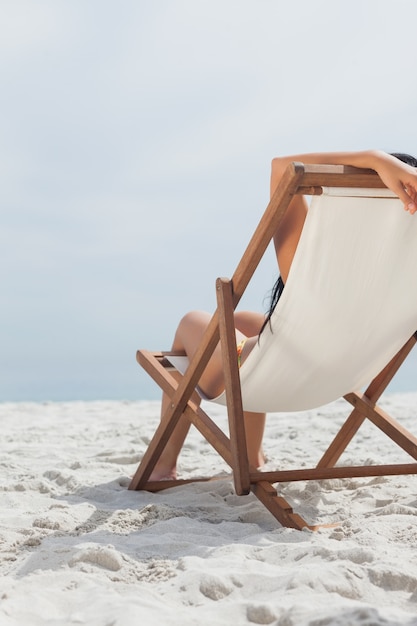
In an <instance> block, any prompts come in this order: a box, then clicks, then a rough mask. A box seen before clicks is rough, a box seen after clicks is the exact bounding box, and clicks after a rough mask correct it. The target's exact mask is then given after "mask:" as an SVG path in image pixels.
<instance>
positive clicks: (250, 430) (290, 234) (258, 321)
mask: <svg viewBox="0 0 417 626" xmlns="http://www.w3.org/2000/svg"><path fill="white" fill-rule="evenodd" d="M293 161H299V162H301V163H305V164H320V163H321V164H326V165H351V166H354V167H360V168H369V169H372V170H375V171H376V172H377V173H378V174H379V176H380V177H381V179H382V180H383V182H384V183H385V184H386V186H387V187H388V188H389V189H391V190H392V191H393V192H394V193H395V194H396V195H397V196H398V197H399V198H400V200H401V201H402V202H403V204H404V209H405V210H406V211H408V212H409V213H410V214H412V215H413V214H414V213H415V212H416V211H417V160H416V159H414V157H410V156H409V155H402V154H387V153H385V152H380V151H375V150H372V151H371V150H370V151H364V152H334V153H319V154H299V155H293V156H288V157H279V158H275V159H273V161H272V171H271V195H272V194H273V193H274V191H275V189H276V187H277V185H278V183H279V181H280V180H281V177H282V175H283V173H284V171H285V169H286V167H287V166H288V164H289V163H291V162H293ZM306 213H307V204H306V200H305V198H304V196H302V195H297V196H294V198H293V200H292V201H291V204H290V205H289V207H288V210H287V212H286V214H285V217H284V219H283V221H282V222H281V225H280V228H279V232H277V233H276V235H275V237H274V245H275V251H276V255H277V261H278V267H279V271H280V279H279V281H278V282H277V284H276V286H275V288H274V290H273V297H272V302H271V308H270V311H269V313H268V316H267V317H266V318H265V316H264V315H263V314H260V313H252V312H249V311H242V312H236V313H235V327H236V345H237V353H238V359H239V365H241V364H242V363H243V362H244V361H245V359H246V358H247V356H248V354H249V353H250V351H251V350H252V348H253V346H254V345H255V344H256V342H257V340H258V335H259V333H260V332H261V331H262V328H263V326H264V324H265V322H266V320H268V319H269V317H270V315H271V313H272V311H273V309H274V307H275V305H276V303H277V301H278V298H279V295H280V293H281V291H282V288H283V285H284V284H285V282H286V280H287V276H288V273H289V271H290V267H291V263H292V260H293V258H294V254H295V250H296V248H297V244H298V241H299V238H300V235H301V231H302V228H303V224H304V220H305V217H306ZM416 245H417V242H416ZM210 319H211V314H209V313H205V312H202V311H192V312H191V313H188V314H187V315H185V317H183V318H182V320H181V321H180V323H179V325H178V328H177V331H176V334H175V338H174V342H173V345H172V349H173V350H184V351H185V353H186V354H187V355H188V356H189V357H190V358H192V356H193V354H194V353H195V351H196V349H197V347H198V346H199V344H200V342H201V339H202V337H203V335H204V332H205V330H206V328H207V325H208V323H209V321H210ZM199 386H200V387H201V389H202V390H203V391H204V393H205V394H206V395H207V396H208V397H212V398H214V397H216V396H217V395H219V394H220V393H221V392H222V391H223V389H224V379H223V370H222V359H221V352H220V345H218V346H217V348H216V349H215V351H214V353H213V355H212V357H211V359H210V361H209V363H208V365H207V367H206V369H205V371H204V373H203V375H202V377H201V379H200V382H199ZM168 402H169V398H168V397H167V396H166V395H164V396H163V399H162V408H161V416H164V414H165V412H166V409H167V407H168ZM244 420H245V428H246V436H247V442H248V443H247V445H248V457H249V463H250V464H251V465H253V466H255V467H261V466H262V465H263V464H264V463H265V458H264V454H263V451H262V437H263V432H264V426H265V414H263V413H250V412H245V414H244ZM188 429H189V423H188V421H187V420H184V419H180V421H179V423H178V425H177V427H176V429H175V431H174V433H173V435H172V437H171V439H170V441H169V442H168V444H167V446H166V447H165V449H164V451H163V453H162V455H161V457H160V459H159V461H158V463H157V464H156V466H155V468H154V470H153V472H152V475H151V477H150V480H167V479H174V478H176V466H177V458H178V455H179V452H180V450H181V447H182V444H183V442H184V439H185V437H186V434H187V432H188Z"/></svg>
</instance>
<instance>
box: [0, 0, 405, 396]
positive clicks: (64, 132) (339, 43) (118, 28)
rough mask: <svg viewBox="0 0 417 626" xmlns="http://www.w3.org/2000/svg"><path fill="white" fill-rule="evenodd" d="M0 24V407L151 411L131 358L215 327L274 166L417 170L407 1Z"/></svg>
mask: <svg viewBox="0 0 417 626" xmlns="http://www.w3.org/2000/svg"><path fill="white" fill-rule="evenodd" d="M0 9H1V20H0V80H1V84H2V90H1V98H0V102H1V115H0V165H1V169H0V171H1V174H0V177H1V194H0V202H1V207H0V213H1V229H0V242H1V250H2V263H1V267H0V276H1V292H2V306H1V309H0V328H1V351H0V380H1V383H0V401H55V400H58V401H59V400H92V399H115V400H127V401H129V400H136V399H139V400H141V399H156V398H157V397H159V391H158V388H157V387H156V385H155V384H154V383H153V382H152V381H151V380H150V379H149V378H148V376H147V375H146V374H145V373H144V372H143V371H142V370H141V369H140V367H139V366H138V365H137V363H136V360H135V354H136V350H137V349H138V348H147V349H151V350H153V349H155V350H163V349H169V347H170V345H171V341H172V337H173V333H174V331H175V328H176V325H177V323H178V321H179V319H180V318H181V316H182V315H183V314H184V313H185V312H186V311H188V310H190V309H205V310H209V311H211V310H213V309H214V308H215V290H214V284H215V279H216V278H217V276H231V275H232V274H233V271H234V268H235V266H236V265H237V262H238V261H239V258H240V255H241V254H242V252H243V250H244V248H245V246H246V244H247V243H248V241H249V238H250V235H251V233H252V231H253V229H254V228H255V226H256V224H257V222H258V221H259V219H260V217H261V215H262V213H263V211H264V209H265V207H266V205H267V202H268V192H269V173H270V162H271V159H272V158H273V157H274V156H278V155H283V154H296V153H300V152H301V153H303V152H312V151H327V150H361V149H368V148H378V149H382V150H387V151H403V152H411V153H416V152H417V124H416V111H417V89H416V86H415V24H416V23H417V3H416V2H415V0H351V1H350V2H346V1H345V0H315V1H314V2H311V0H298V1H297V2H290V1H289V0H287V1H281V0H156V1H154V0H122V1H120V0H118V1H116V0H37V2H33V1H32V0H1V6H0ZM276 276H277V268H276V263H275V260H274V257H273V254H272V251H270V250H269V251H268V252H267V255H266V257H265V259H264V260H263V261H262V263H261V266H260V269H259V271H258V272H257V274H256V281H255V284H254V286H253V287H252V288H251V290H250V291H249V293H248V295H247V296H246V297H245V300H244V302H243V305H242V306H245V307H246V308H252V309H255V310H260V311H265V310H266V308H267V304H268V295H269V291H270V289H271V286H272V284H273V282H274V281H275V279H276ZM416 374H417V357H416V355H414V356H413V358H412V359H411V361H410V363H409V364H408V366H407V367H406V368H405V370H404V372H403V373H402V374H400V375H399V376H398V380H397V382H396V383H395V386H393V390H398V391H407V390H415V388H416V384H415V383H416Z"/></svg>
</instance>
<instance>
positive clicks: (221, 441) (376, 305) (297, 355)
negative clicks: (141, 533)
mask: <svg viewBox="0 0 417 626" xmlns="http://www.w3.org/2000/svg"><path fill="white" fill-rule="evenodd" d="M294 194H305V195H308V196H311V197H312V201H311V205H310V208H309V211H308V214H307V218H306V221H305V225H304V228H303V231H302V234H301V238H300V241H299V244H298V247H297V251H296V254H295V256H294V260H293V263H292V266H291V270H290V274H289V276H288V279H287V282H286V285H285V289H284V292H283V295H282V297H281V298H280V300H279V302H278V305H277V307H276V309H275V311H274V314H273V316H272V319H271V324H270V325H268V326H267V327H266V328H265V329H264V331H263V332H262V334H261V335H260V339H259V342H258V344H257V346H256V347H255V348H254V349H253V350H252V352H251V353H250V354H249V356H248V358H247V359H246V361H245V362H244V363H243V365H242V367H241V368H240V370H239V368H238V363H237V356H236V340H235V330H234V322H233V313H234V310H235V308H236V306H237V304H238V303H239V301H240V299H241V297H242V295H243V293H244V291H245V289H246V287H247V285H248V283H249V281H250V280H251V278H252V276H253V273H254V271H255V269H256V267H257V266H258V264H259V262H260V260H261V258H262V256H263V254H264V253H265V251H266V248H267V246H268V245H269V243H270V241H271V239H272V237H273V234H274V232H275V231H276V229H278V228H279V225H280V223H281V221H282V218H283V216H284V214H285V211H286V210H287V207H288V205H289V203H290V201H291V199H292V197H293V196H294ZM416 268H417V217H413V216H411V215H410V214H409V213H407V212H406V211H404V209H403V206H402V203H401V201H400V200H399V199H398V198H397V197H395V195H394V194H393V193H392V192H391V191H390V190H388V189H387V188H386V187H385V186H384V184H383V183H382V181H381V179H380V178H379V176H378V175H377V174H376V173H375V172H373V171H372V170H362V169H357V168H351V167H344V166H324V165H308V166H307V165H303V164H300V163H293V164H291V165H290V166H289V167H288V168H287V170H286V172H285V175H284V176H283V178H282V180H281V182H280V184H279V186H278V188H277V190H276V192H275V194H274V195H273V197H272V199H271V201H270V203H269V205H268V207H267V209H266V211H265V213H264V215H263V217H262V219H261V221H260V223H259V225H258V227H257V229H256V231H255V233H254V235H253V237H252V239H251V241H250V243H249V245H248V247H247V249H246V251H245V252H244V254H243V257H242V259H241V260H240V262H239V264H238V266H237V268H236V271H235V272H234V274H233V276H232V278H231V279H230V280H229V279H224V278H220V279H217V281H216V293H217V309H216V311H215V312H214V314H213V316H212V318H211V322H210V324H209V326H208V329H207V331H206V334H205V336H204V338H203V340H202V343H201V346H200V348H199V349H198V351H197V353H196V354H195V356H194V358H193V359H192V361H191V362H190V363H188V360H187V359H186V357H184V355H181V354H174V353H173V352H169V351H167V352H149V351H147V350H140V351H138V353H137V360H138V362H139V363H140V364H141V365H142V366H143V367H144V368H145V370H146V371H147V372H148V373H149V374H150V375H151V376H152V378H153V379H154V380H155V381H156V383H157V384H158V385H159V386H160V387H161V389H162V390H163V391H165V392H167V393H168V394H169V396H170V397H171V399H172V402H171V404H170V408H169V409H168V411H167V415H166V421H165V420H164V424H165V425H164V426H162V425H160V426H159V427H158V428H157V430H156V432H155V435H154V437H153V439H152V441H151V443H150V445H149V447H148V449H147V451H146V452H145V454H144V456H143V459H142V462H141V463H140V465H139V467H138V469H137V471H136V473H135V475H134V477H133V479H132V481H131V484H130V487H129V488H130V489H146V490H151V491H156V490H159V489H162V488H166V487H172V486H175V485H180V484H183V483H184V482H187V481H180V480H177V481H163V482H159V483H150V482H148V478H149V476H150V474H151V472H152V469H153V467H154V466H155V463H156V461H157V459H158V458H159V455H160V454H161V452H162V450H163V449H164V446H165V445H166V442H167V441H168V439H169V437H170V435H171V433H172V432H173V429H174V428H175V425H176V424H177V422H178V420H179V418H180V416H181V415H185V416H186V418H187V419H188V420H189V421H190V422H191V423H192V424H194V426H195V427H196V428H197V429H198V430H199V431H200V432H201V434H202V435H203V436H204V437H205V438H206V439H207V441H208V442H209V443H210V444H211V445H212V446H213V447H214V448H215V450H216V451H217V452H218V453H219V454H220V455H221V456H222V457H223V459H224V460H225V461H226V463H227V464H228V465H229V466H230V467H231V469H232V473H233V479H234V486H235V490H236V493H237V494H239V495H244V494H248V493H249V492H250V491H252V492H253V493H254V494H255V495H256V496H257V497H258V498H259V500H260V501H261V502H262V503H263V504H264V505H265V506H266V507H267V509H268V510H269V511H270V512H271V513H272V514H273V515H274V516H275V517H276V519H277V520H278V521H279V522H280V523H281V524H282V525H284V526H288V527H292V528H296V529H302V528H305V527H307V528H311V529H315V528H317V526H315V525H314V524H309V523H307V522H306V521H305V520H304V519H303V518H302V517H301V516H300V515H299V514H298V513H296V512H294V511H293V509H292V507H291V505H290V504H289V503H288V502H287V501H286V500H285V499H284V498H283V497H282V495H280V494H279V492H278V491H277V487H276V485H277V484H278V487H279V483H282V482H285V483H287V482H291V481H309V480H322V479H329V478H344V477H370V476H380V475H395V474H413V473H416V472H417V463H416V459H417V438H416V437H414V436H413V435H412V434H411V433H410V432H408V431H407V430H406V429H405V428H403V427H402V426H401V425H400V424H399V423H398V422H397V421H396V420H395V419H394V418H392V417H390V416H389V415H388V414H387V413H386V412H384V411H383V410H382V409H381V408H379V407H378V405H377V401H378V399H379V398H380V396H381V394H382V393H383V392H384V390H385V389H386V387H387V385H388V384H389V383H390V381H391V379H392V378H393V376H394V374H395V373H396V372H397V371H398V369H399V367H400V366H401V364H402V363H403V361H404V360H405V358H406V357H407V355H408V354H409V352H410V351H411V349H412V348H413V346H414V345H415V343H416V341H417V334H416V329H417V289H416V277H415V274H416ZM219 341H220V342H221V348H222V354H223V362H224V373H225V381H226V386H225V392H224V393H223V394H222V395H221V396H219V397H218V398H215V399H214V401H215V402H219V403H223V404H225V405H226V406H227V413H228V422H229V433H228V434H226V433H224V432H223V431H222V430H221V429H220V428H219V427H218V426H217V425H216V423H215V422H214V421H213V420H212V419H211V418H210V416H209V415H208V413H207V411H204V410H202V408H201V406H200V404H199V402H198V401H197V400H196V398H195V388H196V387H198V381H199V379H200V376H201V374H202V372H203V371H204V368H205V366H206V364H207V362H208V360H209V358H210V356H211V354H212V352H213V350H214V348H215V346H216V345H217V343H218V342H219ZM184 362H185V364H184ZM173 367H174V368H175V370H176V371H177V373H176V374H175V375H174V370H172V368H173ZM178 372H179V373H180V374H179V375H178ZM178 378H179V381H178ZM177 381H178V382H177ZM341 397H344V398H345V399H346V400H347V402H348V403H349V404H350V405H352V407H353V409H351V413H350V414H349V416H348V417H347V419H346V421H345V422H344V424H343V426H342V427H341V429H340V430H339V432H338V434H337V435H336V437H335V438H334V439H333V440H332V441H331V442H330V444H329V447H328V448H327V451H326V452H325V454H324V455H323V456H322V458H321V459H319V460H318V463H317V465H316V466H315V467H312V468H309V469H305V468H302V469H288V470H280V471H275V472H269V471H268V472H262V471H258V470H257V469H256V468H254V467H251V466H250V465H249V463H248V459H247V454H246V438H245V431H244V425H243V410H244V409H247V410H250V411H266V412H280V411H299V410H304V409H312V408H315V407H318V406H322V405H324V404H327V403H330V402H332V401H334V400H336V399H338V398H341ZM204 406H205V404H204ZM278 418H279V417H278ZM365 420H369V421H370V422H372V423H373V424H374V425H375V426H377V427H378V428H379V429H380V430H381V431H382V432H383V433H385V434H386V435H387V436H388V437H389V438H390V439H391V440H392V441H393V442H394V443H395V444H397V445H398V446H399V447H400V448H401V449H403V450H405V451H406V452H407V453H408V454H409V455H410V457H411V459H410V463H406V464H404V463H402V464H396V465H386V464H385V465H365V466H360V467H357V466H346V467H341V466H339V465H337V463H338V461H339V458H340V456H341V455H342V453H343V452H344V450H345V448H346V446H347V445H348V444H349V442H350V441H351V439H352V438H353V437H354V435H355V433H356V432H357V430H358V429H359V427H360V426H361V425H362V424H363V423H364V421H365ZM209 478H210V477H208V479H209Z"/></svg>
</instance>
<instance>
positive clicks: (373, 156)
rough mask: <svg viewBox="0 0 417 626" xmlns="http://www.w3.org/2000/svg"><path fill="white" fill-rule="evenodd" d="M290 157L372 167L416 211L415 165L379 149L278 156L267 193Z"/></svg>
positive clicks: (309, 161) (413, 211) (307, 160)
mask: <svg viewBox="0 0 417 626" xmlns="http://www.w3.org/2000/svg"><path fill="white" fill-rule="evenodd" d="M293 161H299V162H301V163H306V164H326V165H352V166H353V167H363V168H369V169H372V170H375V171H376V172H377V173H378V174H379V176H380V177H381V179H382V180H383V182H384V183H385V184H386V186H387V187H388V188H389V189H391V190H392V191H393V192H394V193H395V194H396V195H397V196H398V197H399V198H400V199H401V200H402V202H403V203H404V208H405V210H406V211H409V212H410V213H415V212H416V211H417V168H415V167H412V166H411V165H407V163H403V162H402V161H400V160H399V159H397V158H396V157H394V156H392V155H390V154H387V153H386V152H381V151H379V150H365V151H362V152H322V153H311V154H297V155H292V156H285V157H278V158H276V159H273V161H272V173H271V193H272V192H273V191H275V189H276V186H277V184H278V182H279V180H280V179H281V176H282V174H283V172H284V170H285V168H286V167H287V165H288V164H289V163H291V162H293Z"/></svg>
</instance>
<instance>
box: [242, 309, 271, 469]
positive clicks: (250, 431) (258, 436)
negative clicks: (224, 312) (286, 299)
mask: <svg viewBox="0 0 417 626" xmlns="http://www.w3.org/2000/svg"><path fill="white" fill-rule="evenodd" d="M264 321H265V316H264V315H263V314H262V313H255V312H253V311H237V312H236V313H235V326H236V328H237V329H238V330H239V331H240V332H241V333H243V334H244V335H246V337H257V336H258V335H259V333H260V331H261V328H262V326H263V323H264ZM242 356H243V357H244V356H245V355H244V354H243V355H242ZM242 360H244V359H242ZM243 418H244V422H245V432H246V444H247V450H248V459H249V463H250V464H251V465H253V466H254V467H262V465H264V463H265V456H264V453H263V449H262V439H263V435H264V430H265V421H266V415H265V413H252V412H250V411H244V413H243Z"/></svg>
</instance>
